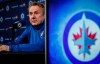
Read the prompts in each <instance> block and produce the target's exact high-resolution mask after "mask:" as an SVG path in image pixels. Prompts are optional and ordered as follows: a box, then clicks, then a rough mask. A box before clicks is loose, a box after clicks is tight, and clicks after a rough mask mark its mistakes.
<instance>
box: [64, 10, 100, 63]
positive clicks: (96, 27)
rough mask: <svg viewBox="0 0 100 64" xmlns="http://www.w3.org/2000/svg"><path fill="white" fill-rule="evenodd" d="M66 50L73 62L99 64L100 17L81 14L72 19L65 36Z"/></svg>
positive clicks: (86, 13) (66, 28)
mask: <svg viewBox="0 0 100 64" xmlns="http://www.w3.org/2000/svg"><path fill="white" fill-rule="evenodd" d="M63 37H64V38H63V44H64V50H65V53H66V55H67V57H68V58H69V59H70V61H71V62H73V63H74V62H77V63H83V62H84V63H93V62H95V63H99V62H100V61H99V58H100V46H99V45H100V17H99V16H98V15H96V14H94V13H92V12H86V11H84V12H80V13H77V14H76V15H74V16H73V17H72V18H70V20H69V22H68V24H67V25H66V27H65V31H64V35H63Z"/></svg>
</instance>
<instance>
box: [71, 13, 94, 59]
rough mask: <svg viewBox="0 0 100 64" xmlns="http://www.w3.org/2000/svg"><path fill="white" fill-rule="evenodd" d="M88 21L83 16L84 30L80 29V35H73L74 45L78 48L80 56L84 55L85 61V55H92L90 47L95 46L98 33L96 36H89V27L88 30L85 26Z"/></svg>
mask: <svg viewBox="0 0 100 64" xmlns="http://www.w3.org/2000/svg"><path fill="white" fill-rule="evenodd" d="M86 20H87V19H86V18H85V15H83V17H82V23H83V26H82V28H80V34H73V37H74V39H73V40H74V44H75V45H77V46H78V49H79V55H80V54H83V56H84V59H85V55H86V53H87V54H89V55H90V54H91V52H90V51H89V49H90V47H91V46H92V45H95V41H96V39H95V36H96V32H95V33H94V34H91V33H90V34H88V29H89V27H88V28H87V29H86V26H85V21H86Z"/></svg>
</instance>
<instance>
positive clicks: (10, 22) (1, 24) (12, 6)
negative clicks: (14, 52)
mask: <svg viewBox="0 0 100 64" xmlns="http://www.w3.org/2000/svg"><path fill="white" fill-rule="evenodd" d="M32 1H35V2H41V3H44V1H45V0H0V43H2V44H6V43H7V42H11V41H12V40H13V39H15V38H17V37H18V36H20V35H21V33H22V32H23V31H24V30H25V28H26V27H27V26H28V25H29V24H30V23H29V18H28V5H29V4H30V3H31V2H32ZM18 23H19V24H18ZM12 26H16V27H19V28H16V29H15V28H14V29H15V32H12V29H10V28H9V27H12ZM23 42H24V41H23Z"/></svg>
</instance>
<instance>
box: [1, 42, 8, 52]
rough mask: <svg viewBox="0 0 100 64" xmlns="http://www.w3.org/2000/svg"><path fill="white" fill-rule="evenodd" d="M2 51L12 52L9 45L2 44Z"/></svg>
mask: <svg viewBox="0 0 100 64" xmlns="http://www.w3.org/2000/svg"><path fill="white" fill-rule="evenodd" d="M1 51H10V50H9V46H8V45H2V44H0V52H1Z"/></svg>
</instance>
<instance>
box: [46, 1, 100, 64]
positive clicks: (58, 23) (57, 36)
mask: <svg viewBox="0 0 100 64" xmlns="http://www.w3.org/2000/svg"><path fill="white" fill-rule="evenodd" d="M99 3H100V0H49V18H48V19H49V23H48V25H49V63H50V64H73V63H74V64H75V63H76V64H77V63H78V64H79V63H81V64H82V63H83V64H89V63H90V62H92V63H100V60H99V59H100V47H99V46H97V49H95V50H98V54H97V56H96V57H95V58H93V59H92V60H89V61H88V60H80V59H77V58H76V57H74V55H73V54H74V53H72V52H71V53H70V50H71V48H70V46H69V45H70V44H68V43H69V42H66V44H64V43H65V41H64V39H65V38H64V37H66V41H67V40H68V38H67V37H69V36H67V35H69V31H70V27H72V26H73V25H72V24H73V23H74V22H76V21H78V20H79V19H81V18H82V14H83V13H85V16H86V17H87V18H89V19H91V20H93V19H95V20H96V21H95V20H93V21H94V22H95V23H96V25H97V26H98V27H99V29H98V28H95V29H98V32H96V33H97V34H98V35H99V36H98V37H97V41H96V43H100V4H99ZM88 12H89V13H88ZM90 13H93V15H92V14H90ZM77 14H78V15H77ZM79 14H80V15H79ZM96 17H97V18H96ZM73 18H74V19H73ZM88 24H89V23H88ZM90 25H91V26H94V25H92V24H91V23H90ZM67 29H68V31H67ZM75 30H77V29H75ZM65 31H66V33H64V32H65ZM92 31H93V29H92ZM94 31H95V30H94ZM67 32H68V33H67ZM72 32H73V33H74V32H75V31H72ZM76 33H77V32H76ZM93 33H94V32H93ZM65 35H66V36H65ZM64 46H68V47H64ZM65 48H66V49H67V48H68V49H69V48H70V49H69V50H66V49H65ZM73 51H76V50H73ZM91 54H92V52H91ZM69 55H71V56H69ZM86 56H87V55H86ZM70 57H71V58H70ZM73 58H74V59H73ZM95 59H96V61H95Z"/></svg>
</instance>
